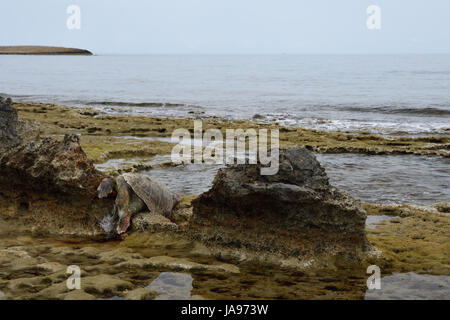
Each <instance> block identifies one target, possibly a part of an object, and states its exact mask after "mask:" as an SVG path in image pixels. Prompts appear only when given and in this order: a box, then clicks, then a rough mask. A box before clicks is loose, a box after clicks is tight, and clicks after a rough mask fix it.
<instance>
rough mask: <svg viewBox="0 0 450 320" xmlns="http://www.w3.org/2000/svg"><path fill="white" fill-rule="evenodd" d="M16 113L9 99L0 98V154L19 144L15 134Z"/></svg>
mask: <svg viewBox="0 0 450 320" xmlns="http://www.w3.org/2000/svg"><path fill="white" fill-rule="evenodd" d="M17 121H18V117H17V111H16V109H14V108H13V106H12V101H11V99H10V98H7V99H4V98H3V97H0V152H4V151H5V150H7V149H8V148H10V147H11V146H14V145H17V144H19V143H20V142H21V139H20V136H19V135H18V133H17Z"/></svg>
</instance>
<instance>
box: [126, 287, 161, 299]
mask: <svg viewBox="0 0 450 320" xmlns="http://www.w3.org/2000/svg"><path fill="white" fill-rule="evenodd" d="M157 295H158V293H157V292H155V291H153V290H150V289H147V288H138V289H134V290H131V291H128V293H127V294H126V295H125V300H153V299H154V298H155V297H156V296H157Z"/></svg>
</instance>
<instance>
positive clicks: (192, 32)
mask: <svg viewBox="0 0 450 320" xmlns="http://www.w3.org/2000/svg"><path fill="white" fill-rule="evenodd" d="M70 5H77V6H78V7H79V8H80V21H81V25H80V29H72V30H70V29H68V27H67V19H68V18H69V16H70V14H68V13H67V8H68V7H69V6H70ZM370 5H376V6H378V7H379V8H380V12H381V19H380V21H381V25H380V26H381V28H380V29H376V30H370V29H368V27H367V24H366V21H367V19H368V18H369V15H368V14H367V12H366V10H367V8H368V7H369V6H370ZM0 12H1V13H2V15H1V16H2V17H1V19H0V45H53V46H65V47H76V48H83V49H88V50H91V51H92V52H94V53H96V54H397V53H415V54H420V53H450V1H449V0H431V1H425V0H339V1H337V0H309V1H306V0H113V1H111V0H39V1H36V0H2V1H1V3H0Z"/></svg>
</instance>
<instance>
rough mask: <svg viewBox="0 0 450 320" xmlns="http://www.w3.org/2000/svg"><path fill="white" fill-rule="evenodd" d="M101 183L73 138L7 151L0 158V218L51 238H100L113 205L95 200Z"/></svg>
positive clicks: (98, 174) (49, 139) (29, 144)
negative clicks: (101, 222)
mask: <svg viewBox="0 0 450 320" xmlns="http://www.w3.org/2000/svg"><path fill="white" fill-rule="evenodd" d="M104 178H105V176H104V175H103V174H102V173H101V172H99V171H98V170H96V169H95V167H94V164H93V162H92V161H91V160H90V159H88V157H87V156H86V154H85V153H84V152H83V150H82V148H81V146H80V143H79V138H78V136H76V135H74V134H70V135H66V136H65V137H64V139H63V140H62V141H59V140H56V139H52V138H46V139H43V140H41V141H39V142H29V143H23V144H20V145H18V146H15V147H11V148H9V149H8V150H7V151H6V152H4V153H3V154H2V155H0V207H1V210H0V215H1V216H3V217H6V218H16V219H19V220H20V221H21V223H24V224H27V225H31V226H33V229H37V230H42V231H46V232H51V233H59V234H96V233H100V232H101V231H100V229H99V228H98V223H97V221H98V220H99V219H101V217H103V215H105V214H106V213H107V212H109V211H110V210H111V209H112V205H113V204H112V200H111V199H104V200H100V199H98V198H97V186H98V185H99V184H100V182H101V181H102V180H103V179H104Z"/></svg>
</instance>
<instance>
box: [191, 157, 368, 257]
mask: <svg viewBox="0 0 450 320" xmlns="http://www.w3.org/2000/svg"><path fill="white" fill-rule="evenodd" d="M279 160H280V161H279V171H278V173H277V174H275V175H271V176H263V175H260V168H261V165H260V164H256V165H250V164H245V165H233V166H229V167H226V168H223V169H220V170H219V171H218V173H217V175H216V177H215V179H214V182H213V186H212V188H211V189H210V190H209V191H207V192H205V193H203V194H202V195H201V196H200V197H198V198H197V199H195V200H194V201H192V204H193V212H194V215H193V218H192V222H191V225H190V231H191V233H192V234H193V236H194V237H195V238H197V239H200V240H203V241H204V242H206V243H209V242H210V243H213V244H216V245H217V244H220V245H224V246H227V247H236V248H243V249H249V250H253V251H264V252H272V253H277V254H283V255H288V256H297V257H301V256H317V255H320V254H324V255H328V256H333V255H337V254H344V255H349V256H350V257H353V256H357V255H358V254H359V253H361V252H363V251H365V250H367V249H368V248H369V244H368V241H367V239H366V235H365V230H364V228H365V227H364V225H365V219H366V212H365V211H364V210H363V209H362V207H361V205H360V203H359V202H358V201H355V200H354V199H353V198H352V197H351V196H350V195H348V194H347V193H345V192H342V191H340V190H338V189H336V188H334V187H332V186H331V185H330V184H329V182H328V177H327V175H326V173H325V170H324V169H323V167H322V166H321V165H320V163H319V162H318V161H317V160H316V158H315V156H314V154H313V153H312V152H310V151H309V150H307V149H305V148H296V149H288V150H280V158H279Z"/></svg>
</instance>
